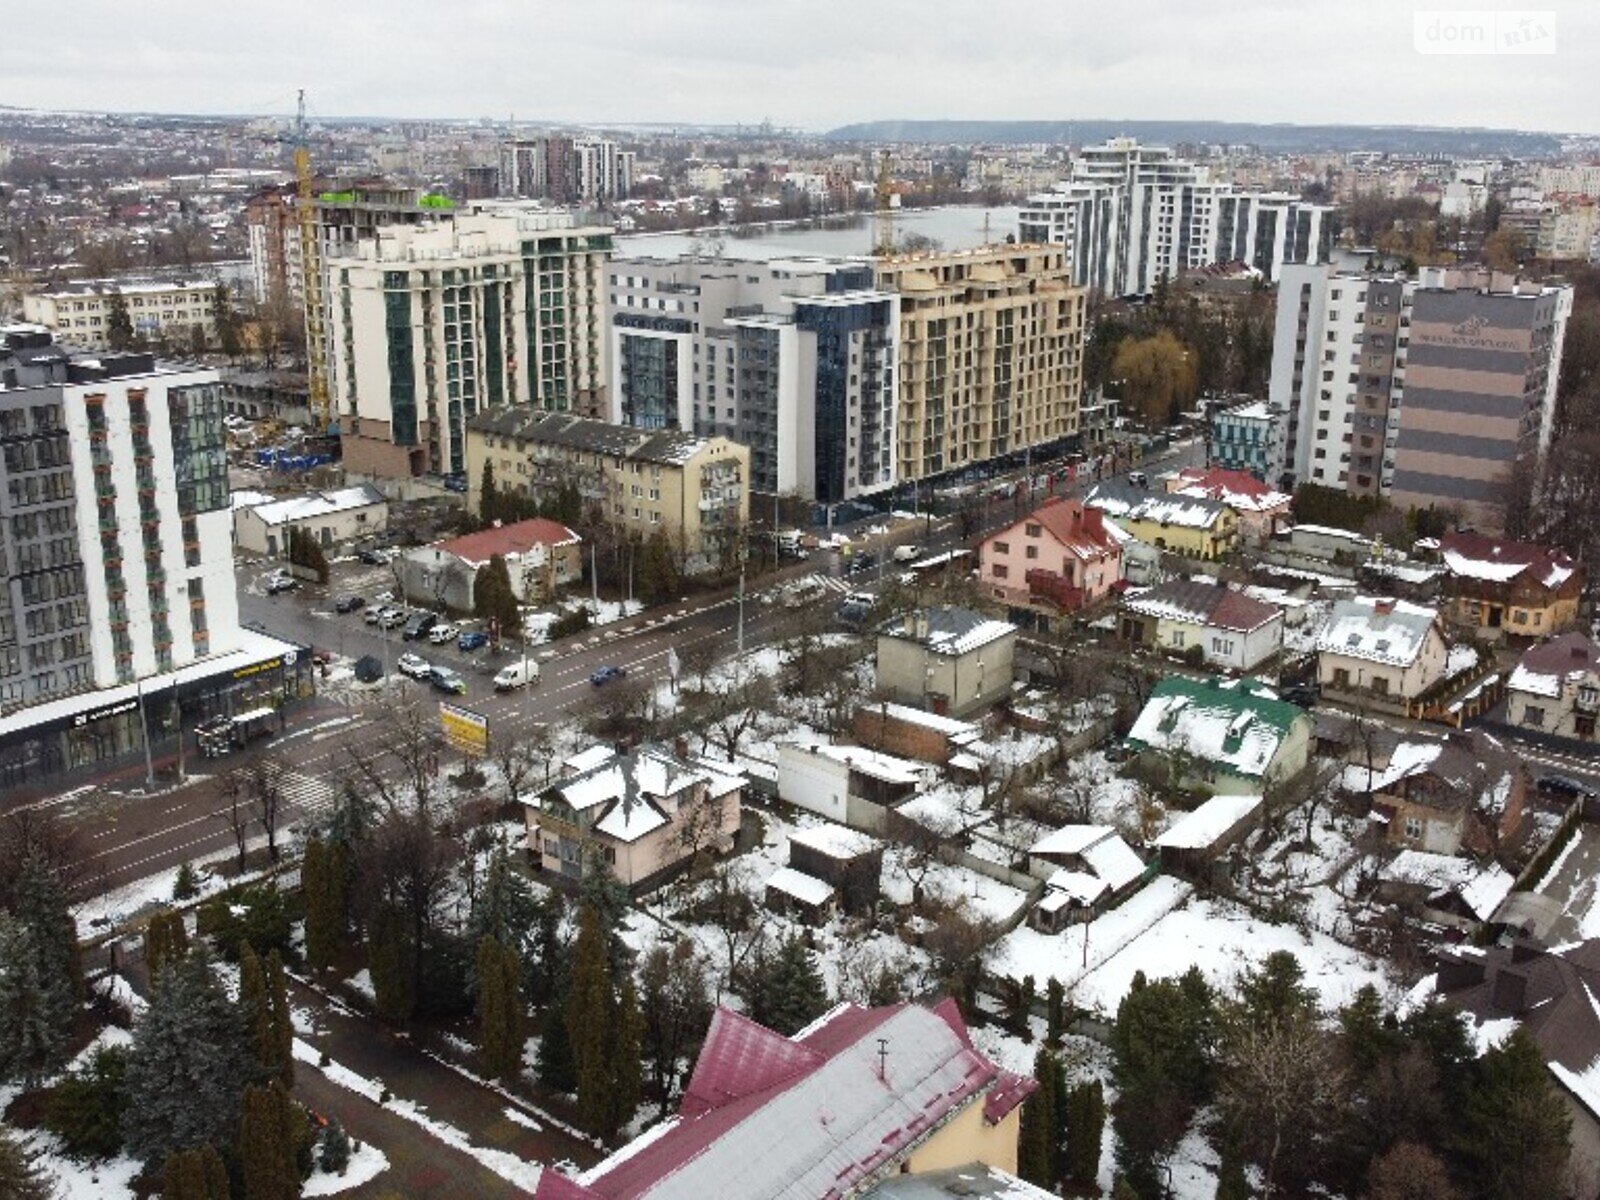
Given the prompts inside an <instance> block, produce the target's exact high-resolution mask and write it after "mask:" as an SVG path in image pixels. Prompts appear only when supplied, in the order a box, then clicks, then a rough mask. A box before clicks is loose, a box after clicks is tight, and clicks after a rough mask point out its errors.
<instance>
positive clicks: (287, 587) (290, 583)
mask: <svg viewBox="0 0 1600 1200" xmlns="http://www.w3.org/2000/svg"><path fill="white" fill-rule="evenodd" d="M299 586H300V581H299V580H298V579H296V578H295V577H294V576H293V575H272V576H269V577H268V579H267V595H269V596H276V595H277V594H278V593H279V592H292V591H294V590H295V588H297V587H299Z"/></svg>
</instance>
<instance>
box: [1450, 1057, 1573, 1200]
mask: <svg viewBox="0 0 1600 1200" xmlns="http://www.w3.org/2000/svg"><path fill="white" fill-rule="evenodd" d="M1475 1074H1476V1078H1475V1080H1474V1082H1473V1085H1472V1087H1471V1088H1470V1089H1469V1091H1468V1093H1467V1097H1466V1103H1465V1105H1464V1110H1463V1112H1462V1113H1461V1115H1460V1125H1459V1131H1460V1146H1459V1148H1458V1149H1459V1151H1460V1154H1461V1157H1462V1159H1463V1160H1464V1162H1465V1164H1466V1167H1467V1170H1466V1171H1465V1176H1466V1177H1467V1178H1469V1179H1471V1180H1473V1181H1474V1182H1475V1184H1476V1191H1477V1193H1478V1194H1479V1195H1480V1196H1482V1197H1484V1200H1558V1198H1559V1197H1561V1196H1564V1195H1565V1194H1566V1191H1565V1186H1566V1168H1567V1159H1568V1156H1569V1155H1570V1153H1571V1140H1570V1138H1571V1130H1572V1119H1571V1117H1569V1116H1568V1115H1567V1110H1566V1105H1565V1104H1564V1103H1563V1102H1562V1099H1561V1097H1560V1095H1558V1094H1557V1092H1556V1090H1555V1089H1554V1088H1553V1087H1552V1086H1551V1084H1550V1072H1549V1068H1548V1067H1546V1066H1545V1061H1544V1054H1543V1053H1542V1052H1541V1051H1540V1049H1539V1044H1538V1043H1537V1042H1535V1041H1534V1040H1533V1035H1532V1034H1530V1033H1528V1032H1527V1030H1525V1029H1523V1028H1522V1027H1520V1026H1519V1027H1518V1028H1517V1030H1516V1031H1515V1032H1514V1033H1512V1035H1511V1036H1510V1037H1509V1038H1507V1039H1506V1040H1505V1041H1504V1042H1502V1043H1501V1044H1500V1045H1499V1046H1497V1047H1495V1048H1494V1049H1493V1050H1490V1051H1489V1052H1488V1053H1487V1054H1485V1055H1484V1056H1483V1058H1482V1059H1481V1060H1480V1061H1479V1063H1478V1066H1477V1071H1476V1073H1475Z"/></svg>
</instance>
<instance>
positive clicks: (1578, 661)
mask: <svg viewBox="0 0 1600 1200" xmlns="http://www.w3.org/2000/svg"><path fill="white" fill-rule="evenodd" d="M1596 713H1600V646H1597V645H1595V644H1594V642H1593V641H1591V640H1590V639H1589V638H1586V637H1584V636H1583V635H1582V634H1581V633H1564V634H1562V635H1561V636H1560V637H1556V638H1551V639H1550V640H1549V641H1548V642H1543V643H1541V644H1539V645H1537V646H1534V647H1532V648H1531V649H1529V650H1528V651H1527V652H1526V653H1525V654H1523V656H1522V658H1521V659H1520V660H1519V661H1518V662H1517V665H1516V667H1515V669H1514V670H1512V672H1511V678H1510V679H1509V680H1508V681H1507V682H1506V724H1508V725H1512V726H1515V727H1516V728H1518V729H1525V730H1527V731H1528V732H1530V733H1542V734H1547V735H1548V736H1550V737H1557V738H1568V739H1570V740H1572V741H1577V742H1587V743H1589V744H1591V745H1592V744H1593V743H1594V741H1595V715H1596Z"/></svg>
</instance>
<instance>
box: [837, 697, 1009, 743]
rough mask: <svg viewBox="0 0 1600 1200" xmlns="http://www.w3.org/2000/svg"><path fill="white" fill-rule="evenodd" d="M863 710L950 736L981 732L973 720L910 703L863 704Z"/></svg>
mask: <svg viewBox="0 0 1600 1200" xmlns="http://www.w3.org/2000/svg"><path fill="white" fill-rule="evenodd" d="M861 711H863V712H868V713H872V714H873V715H875V716H876V715H878V714H880V713H881V714H882V715H884V716H886V717H890V718H892V719H894V720H896V721H904V722H905V723H906V724H908V725H920V726H922V727H923V728H924V729H933V730H937V731H938V732H939V733H942V734H944V735H945V736H946V737H949V738H956V737H967V736H969V735H970V736H972V737H976V736H977V735H978V733H979V732H980V729H979V727H978V726H977V725H975V724H973V723H972V722H971V721H958V720H956V719H955V718H954V717H947V716H944V715H943V714H942V713H931V712H927V711H926V710H924V709H920V708H912V707H911V706H910V705H909V704H894V703H879V704H871V705H863V706H862V709H861Z"/></svg>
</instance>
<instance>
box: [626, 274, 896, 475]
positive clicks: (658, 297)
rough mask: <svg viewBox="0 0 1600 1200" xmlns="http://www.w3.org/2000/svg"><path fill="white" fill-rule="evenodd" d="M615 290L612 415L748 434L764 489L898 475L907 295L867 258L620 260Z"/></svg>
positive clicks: (654, 424)
mask: <svg viewBox="0 0 1600 1200" xmlns="http://www.w3.org/2000/svg"><path fill="white" fill-rule="evenodd" d="M607 295H608V299H609V302H610V314H611V317H610V324H611V329H610V337H611V341H610V346H609V350H610V358H611V370H612V379H611V406H612V419H613V420H616V421H619V422H621V423H623V424H627V425H632V426H636V427H638V428H641V429H681V430H686V431H687V430H692V431H694V432H695V433H698V434H700V435H702V436H706V437H714V436H722V437H728V438H733V439H735V440H737V441H739V442H742V443H744V444H745V445H746V446H748V447H750V471H751V475H750V480H751V487H753V488H754V489H755V490H757V491H761V492H770V493H777V492H781V493H793V494H797V495H800V496H803V497H805V498H806V499H811V500H821V501H824V502H828V503H832V502H836V501H840V500H849V499H852V498H854V497H856V496H861V495H866V494H870V493H872V492H876V491H881V490H883V489H885V488H887V487H890V486H891V485H892V484H893V483H894V482H895V478H896V473H895V439H894V429H895V396H896V379H897V375H896V369H897V363H898V353H897V347H896V342H897V337H898V331H899V325H898V314H899V301H898V298H897V297H896V296H894V295H893V294H892V293H890V292H887V291H884V290H879V289H874V288H873V287H872V286H871V273H870V271H869V270H868V269H867V268H866V266H865V265H864V264H861V263H852V262H844V261H840V260H829V259H784V260H778V261H774V262H747V261H735V260H729V259H702V258H683V259H670V260H669V259H620V260H617V261H614V262H613V263H612V264H611V267H610V280H609V285H608V291H607Z"/></svg>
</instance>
